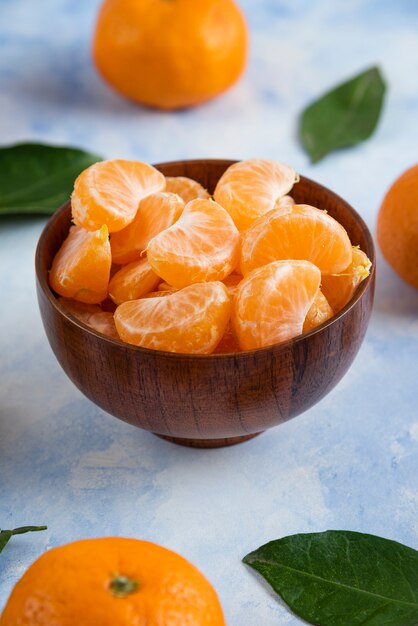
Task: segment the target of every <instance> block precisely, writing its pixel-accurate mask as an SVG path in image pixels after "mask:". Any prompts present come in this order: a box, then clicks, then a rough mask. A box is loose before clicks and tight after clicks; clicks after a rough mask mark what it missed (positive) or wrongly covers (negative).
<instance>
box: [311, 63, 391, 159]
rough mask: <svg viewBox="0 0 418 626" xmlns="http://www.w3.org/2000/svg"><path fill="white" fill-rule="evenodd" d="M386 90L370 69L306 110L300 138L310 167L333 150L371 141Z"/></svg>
mask: <svg viewBox="0 0 418 626" xmlns="http://www.w3.org/2000/svg"><path fill="white" fill-rule="evenodd" d="M385 89H386V87H385V83H384V81H383V78H382V75H381V73H380V70H379V68H378V67H372V68H371V69H369V70H367V71H365V72H362V73H361V74H359V75H358V76H356V77H355V78H352V79H351V80H349V81H347V82H346V83H342V84H341V85H339V86H338V87H336V88H335V89H332V90H331V91H329V92H328V93H326V94H325V95H324V96H322V98H320V99H319V100H316V101H315V102H313V103H312V104H311V105H310V106H308V108H307V109H305V111H304V112H303V113H302V117H301V121H300V136H301V140H302V143H303V145H304V146H305V148H306V150H307V151H308V153H309V155H310V157H311V160H312V162H313V163H315V162H316V161H319V160H320V159H322V158H323V157H324V156H325V155H326V154H328V153H329V152H332V151H333V150H336V149H338V148H346V147H348V146H353V145H355V144H357V143H359V142H361V141H364V140H365V139H367V138H368V137H370V135H371V134H372V133H373V131H374V129H375V128H376V125H377V122H378V120H379V116H380V112H381V109H382V104H383V96H384V93H385Z"/></svg>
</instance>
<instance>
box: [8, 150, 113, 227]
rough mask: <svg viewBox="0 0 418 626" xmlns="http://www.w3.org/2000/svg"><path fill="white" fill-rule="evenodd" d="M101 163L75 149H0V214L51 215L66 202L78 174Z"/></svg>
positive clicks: (96, 157) (90, 155)
mask: <svg viewBox="0 0 418 626" xmlns="http://www.w3.org/2000/svg"><path fill="white" fill-rule="evenodd" d="M101 160H102V158H101V157H100V156H98V155H96V154H89V153H87V152H84V151H83V150H78V149H77V148H65V147H58V146H47V145H44V144H35V143H22V144H16V145H14V146H8V147H4V148H0V215H17V214H23V213H27V214H37V213H46V214H51V213H53V212H54V211H55V209H57V208H58V207H59V206H61V204H63V203H64V202H66V201H67V200H68V199H69V197H70V195H71V192H72V189H73V185H74V180H75V178H76V177H77V176H78V175H79V174H80V172H82V171H83V170H84V169H86V167H89V165H92V164H93V163H96V162H97V161H101Z"/></svg>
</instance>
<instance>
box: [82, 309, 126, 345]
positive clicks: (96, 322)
mask: <svg viewBox="0 0 418 626" xmlns="http://www.w3.org/2000/svg"><path fill="white" fill-rule="evenodd" d="M86 324H87V325H88V326H91V328H94V330H97V332H98V333H102V335H106V336H107V337H111V338H112V339H119V335H118V333H117V332H116V326H115V320H114V319H113V313H109V312H108V311H99V312H98V313H95V314H94V315H91V316H90V318H89V320H88V322H86Z"/></svg>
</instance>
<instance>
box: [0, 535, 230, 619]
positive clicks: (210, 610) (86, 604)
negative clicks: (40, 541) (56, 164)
mask: <svg viewBox="0 0 418 626" xmlns="http://www.w3.org/2000/svg"><path fill="white" fill-rule="evenodd" d="M146 624H147V625H149V626H154V625H155V626H157V625H161V626H165V625H166V626H168V625H170V626H186V624H187V625H190V626H225V621H224V618H223V613H222V608H221V605H220V602H219V599H218V597H217V595H216V592H215V590H214V589H213V587H212V586H211V584H210V583H209V582H208V580H207V579H206V578H205V577H204V576H203V574H202V573H201V572H200V571H199V570H198V569H197V568H196V567H195V566H194V565H192V564H191V563H189V562H188V561H186V559H184V558H183V557H182V556H180V555H179V554H176V553H175V552H172V551H171V550H167V549H166V548H163V547H162V546H158V545H156V544H153V543H150V542H147V541H141V540H138V539H126V538H122V537H105V538H100V539H84V540H81V541H76V542H73V543H70V544H67V545H64V546H59V547H57V548H52V549H49V550H47V551H46V552H44V554H42V555H41V556H40V557H39V558H38V559H37V560H36V561H35V562H34V563H32V565H31V566H30V567H29V568H28V569H27V571H26V572H25V573H24V574H23V576H22V577H21V578H20V580H19V581H18V582H17V584H16V585H15V587H14V589H13V591H12V593H11V595H10V597H9V599H8V601H7V603H6V606H5V608H4V610H3V612H2V614H1V616H0V626H145V625H146Z"/></svg>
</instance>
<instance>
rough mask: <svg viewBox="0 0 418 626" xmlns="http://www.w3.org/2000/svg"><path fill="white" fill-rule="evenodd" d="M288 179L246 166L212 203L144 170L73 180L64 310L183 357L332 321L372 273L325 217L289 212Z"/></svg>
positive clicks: (113, 164) (307, 209) (273, 170)
mask: <svg viewBox="0 0 418 626" xmlns="http://www.w3.org/2000/svg"><path fill="white" fill-rule="evenodd" d="M297 181H298V175H297V174H296V172H295V171H294V170H293V169H292V168H291V167H289V166H288V165H284V164H282V163H278V162H275V161H269V160H263V159H249V160H247V161H240V162H238V163H235V164H234V165H231V166H230V167H229V168H228V169H227V170H226V171H225V173H224V174H223V175H222V177H221V178H220V180H219V181H218V183H217V186H216V188H215V191H214V194H213V198H212V197H211V196H210V195H209V193H208V192H207V191H206V190H205V189H204V188H203V187H202V186H201V185H200V184H199V183H198V182H196V181H194V180H191V179H190V178H185V177H165V176H164V175H163V174H162V173H161V172H159V171H158V170H157V169H155V168H154V167H152V166H151V165H148V164H146V163H142V162H138V161H127V160H112V161H103V162H100V163H96V164H94V165H92V166H91V167H89V168H88V169H86V170H85V171H84V172H82V173H81V174H80V176H79V177H78V178H77V179H76V181H75V184H74V191H73V194H72V197H71V207H72V219H73V222H74V225H73V226H71V228H70V231H69V234H68V237H67V239H66V240H65V241H64V242H63V244H62V246H61V248H60V249H59V251H58V253H57V254H56V256H55V258H54V261H53V263H52V267H51V270H50V273H49V281H50V285H51V287H52V289H53V290H54V291H55V292H56V293H57V294H58V295H59V302H60V303H61V305H62V306H63V307H64V308H65V310H66V311H67V312H68V313H70V314H71V315H73V316H75V317H76V318H77V319H78V320H80V321H81V322H84V323H85V324H86V325H88V326H90V327H91V328H93V329H95V330H96V331H98V332H100V333H103V334H104V335H107V336H108V337H111V338H114V339H119V340H122V341H124V342H127V343H129V344H133V345H135V346H142V347H144V348H150V349H154V350H164V351H169V352H178V353H190V354H211V353H230V352H240V351H245V350H252V349H256V348H263V347H266V346H270V345H273V344H277V343H280V342H283V341H286V340H289V339H292V338H293V337H296V336H297V335H300V334H301V333H304V332H307V331H309V330H312V329H313V328H315V327H316V326H319V325H320V324H322V323H324V322H325V321H326V320H328V319H329V318H331V317H332V316H333V315H335V314H336V313H337V312H338V311H340V310H341V309H342V308H343V307H344V306H345V305H346V303H347V302H349V300H350V299H351V298H352V296H353V294H354V292H355V290H356V288H357V286H358V285H359V283H360V282H361V281H362V280H363V279H364V278H365V277H367V276H368V275H369V270H370V261H369V259H368V258H367V256H366V254H365V253H364V252H362V251H361V250H360V249H359V248H358V247H354V246H352V244H351V241H350V239H349V236H348V234H347V232H346V230H345V229H344V228H343V226H342V225H341V224H339V222H337V221H336V220H335V219H334V218H332V217H331V216H330V215H329V214H328V213H327V212H326V211H324V210H321V209H320V208H316V207H313V206H309V205H306V204H300V205H297V204H295V202H294V201H293V199H292V197H291V195H289V193H290V192H291V190H292V187H293V185H294V184H295V183H296V182H297Z"/></svg>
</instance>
